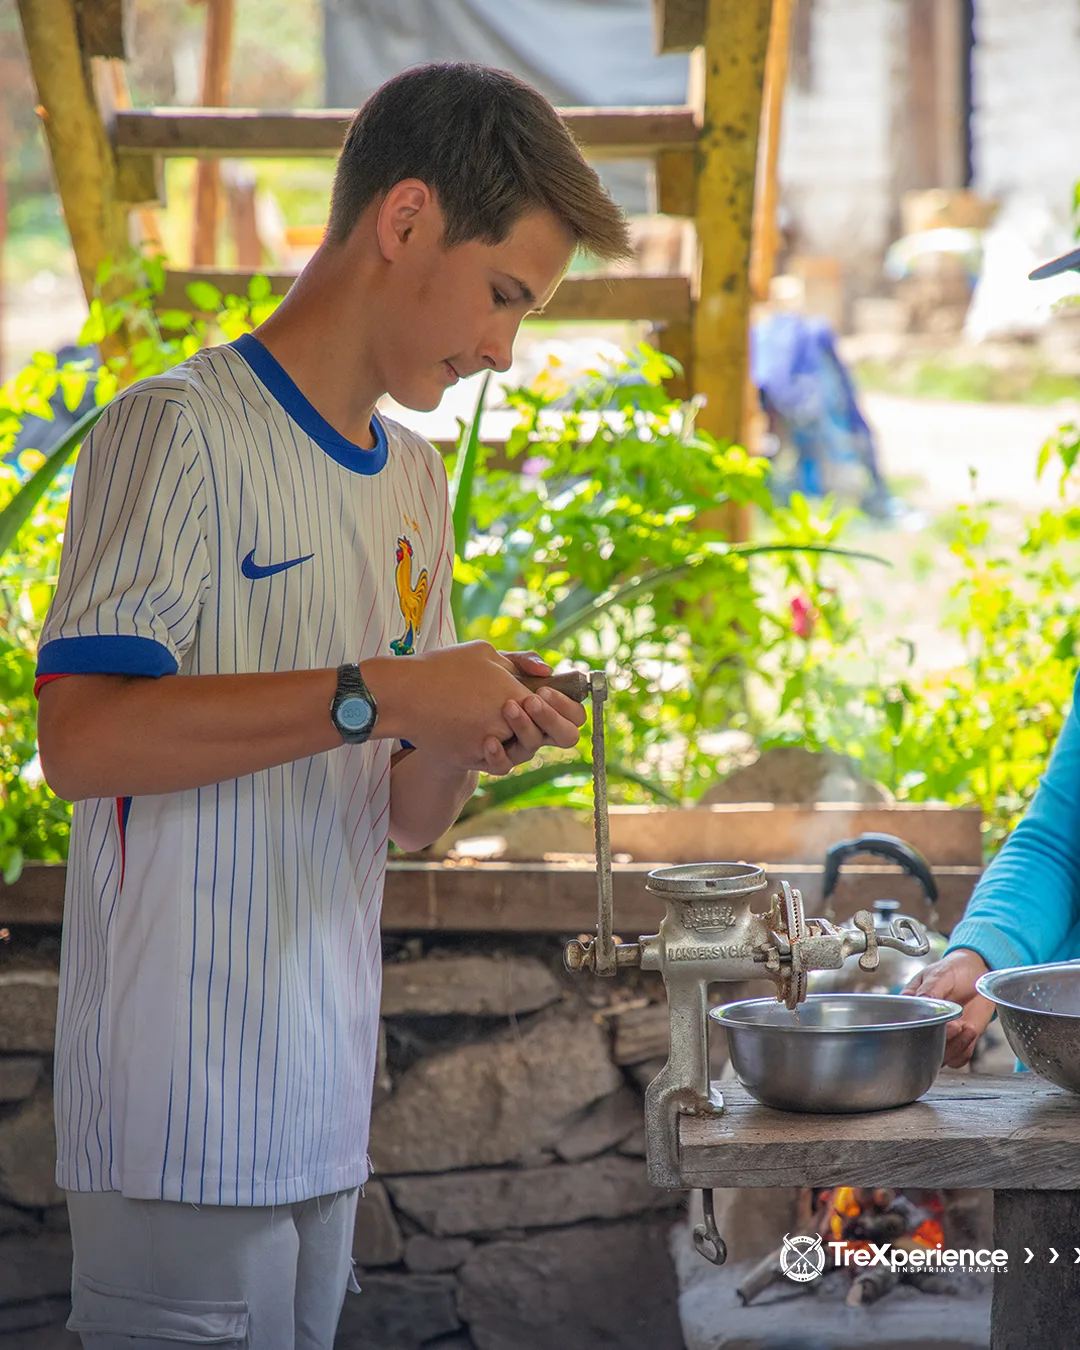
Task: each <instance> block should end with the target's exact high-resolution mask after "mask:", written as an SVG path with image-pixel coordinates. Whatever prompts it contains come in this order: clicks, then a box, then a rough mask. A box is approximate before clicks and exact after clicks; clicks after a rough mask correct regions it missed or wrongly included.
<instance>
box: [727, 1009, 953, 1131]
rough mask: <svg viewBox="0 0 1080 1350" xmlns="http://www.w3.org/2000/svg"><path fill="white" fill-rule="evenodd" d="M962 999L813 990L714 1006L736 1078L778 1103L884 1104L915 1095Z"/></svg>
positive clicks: (789, 1107) (936, 1065) (808, 1107)
mask: <svg viewBox="0 0 1080 1350" xmlns="http://www.w3.org/2000/svg"><path fill="white" fill-rule="evenodd" d="M960 1013H961V1008H960V1005H959V1004H958V1003H950V1002H948V1001H947V1000H945V999H940V998H919V997H911V996H907V995H901V994H811V995H810V997H809V998H808V999H807V1000H806V1001H805V1002H804V1003H800V1004H799V1010H798V1012H797V1013H794V1012H789V1011H788V1009H787V1008H785V1007H784V1005H783V1004H782V1003H777V1002H776V1000H775V999H771V998H749V999H743V1000H742V1001H741V1002H739V1003H728V1004H726V1005H725V1006H724V1007H722V1008H714V1009H713V1010H712V1012H711V1013H710V1016H711V1017H714V1018H715V1019H716V1020H717V1022H719V1023H720V1025H721V1026H722V1027H723V1028H724V1030H725V1031H726V1032H727V1038H728V1048H729V1050H730V1052H731V1064H732V1068H733V1069H734V1070H735V1074H736V1076H737V1077H738V1079H739V1082H740V1083H742V1085H743V1086H744V1087H745V1088H746V1090H747V1091H748V1092H749V1093H750V1095H751V1096H752V1097H756V1098H757V1100H758V1101H759V1102H762V1103H763V1104H764V1105H765V1106H775V1107H778V1108H779V1109H780V1110H781V1111H818V1112H827V1113H833V1112H837V1113H840V1112H851V1111H884V1110H886V1109H887V1108H889V1107H892V1106H904V1105H906V1104H907V1103H908V1102H913V1101H914V1100H915V1099H916V1097H921V1096H922V1094H923V1093H924V1092H925V1091H926V1089H927V1088H928V1087H929V1086H930V1084H931V1083H932V1082H933V1081H934V1079H935V1078H936V1077H937V1072H938V1070H939V1069H940V1068H941V1061H942V1059H943V1058H944V1055H945V1024H946V1023H947V1022H951V1021H952V1019H953V1018H954V1017H959V1016H960Z"/></svg>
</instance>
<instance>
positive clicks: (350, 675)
mask: <svg viewBox="0 0 1080 1350" xmlns="http://www.w3.org/2000/svg"><path fill="white" fill-rule="evenodd" d="M378 715H379V709H378V707H377V705H376V703H375V699H374V697H373V696H372V693H371V690H370V689H369V688H368V687H367V685H366V684H365V683H364V677H363V675H361V674H360V668H359V666H356V665H343V666H338V671H337V691H336V692H335V694H334V697H333V700H332V702H331V704H330V720H331V721H332V722H333V724H334V726H335V727H336V728H337V733H338V735H339V736H340V737H341V739H342V740H343V741H344V742H345V743H346V744H347V745H363V744H364V742H365V741H366V740H367V739H368V737H369V736H370V735H371V733H372V731H374V729H375V719H376V718H377V717H378Z"/></svg>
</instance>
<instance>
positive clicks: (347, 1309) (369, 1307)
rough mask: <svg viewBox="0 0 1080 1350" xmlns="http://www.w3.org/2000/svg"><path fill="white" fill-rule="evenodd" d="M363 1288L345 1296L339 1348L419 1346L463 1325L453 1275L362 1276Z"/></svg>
mask: <svg viewBox="0 0 1080 1350" xmlns="http://www.w3.org/2000/svg"><path fill="white" fill-rule="evenodd" d="M360 1287H361V1291H362V1292H361V1293H359V1294H346V1295H345V1306H344V1307H343V1308H342V1310H341V1320H340V1321H339V1322H338V1331H337V1337H336V1338H335V1340H334V1348H335V1350H376V1347H377V1348H378V1350H419V1347H420V1346H422V1345H423V1344H424V1343H425V1341H430V1340H433V1339H434V1338H435V1337H436V1336H445V1335H448V1334H449V1333H450V1332H453V1331H457V1330H458V1328H459V1327H460V1326H461V1318H460V1317H459V1316H458V1314H457V1310H456V1308H455V1296H456V1294H457V1280H455V1279H454V1277H453V1276H452V1275H362V1276H361V1277H360Z"/></svg>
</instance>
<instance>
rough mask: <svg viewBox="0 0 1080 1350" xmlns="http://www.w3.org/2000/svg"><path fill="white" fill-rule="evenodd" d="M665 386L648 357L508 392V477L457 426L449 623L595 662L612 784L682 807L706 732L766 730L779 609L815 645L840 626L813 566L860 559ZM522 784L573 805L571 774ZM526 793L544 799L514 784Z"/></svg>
mask: <svg viewBox="0 0 1080 1350" xmlns="http://www.w3.org/2000/svg"><path fill="white" fill-rule="evenodd" d="M670 373H671V369H670V367H669V366H668V365H667V363H666V361H665V359H664V358H663V357H662V356H660V355H659V354H658V353H656V352H654V351H652V350H651V349H648V348H644V347H642V348H639V349H638V350H637V351H636V352H635V353H634V354H633V355H632V357H631V358H630V359H628V360H627V361H626V362H625V363H623V364H622V365H620V366H618V367H617V368H615V369H613V370H611V371H607V372H603V373H601V372H594V373H593V374H592V376H591V378H590V379H589V380H588V381H587V382H586V383H585V384H584V386H583V387H580V388H578V389H577V390H575V391H571V392H570V393H569V394H568V393H567V391H566V390H565V388H563V387H562V386H561V385H559V384H558V383H556V381H555V380H554V379H551V378H548V379H547V380H545V378H544V377H543V376H542V377H541V378H540V379H539V380H538V381H537V382H536V383H535V384H534V385H533V386H532V387H530V388H527V389H518V390H514V391H511V392H510V393H509V394H508V401H509V402H510V404H511V406H512V407H514V408H515V409H516V410H517V411H518V413H519V415H520V422H519V425H518V426H517V428H516V429H515V431H514V432H513V433H512V435H511V438H510V440H509V442H508V445H507V451H506V457H507V462H506V464H505V466H498V465H496V464H495V463H494V462H493V460H492V457H491V456H490V455H488V454H486V452H485V451H484V450H483V449H482V447H481V445H480V442H479V435H478V416H477V417H474V419H473V420H472V422H471V424H470V425H469V427H468V428H463V434H462V441H461V444H460V446H459V450H458V455H457V459H456V462H455V465H454V470H453V481H454V484H455V488H456V492H455V501H454V505H455V528H456V532H455V538H456V540H457V541H458V557H457V561H456V565H455V593H456V594H455V615H456V616H457V622H458V629H459V634H460V636H462V637H463V638H474V637H484V638H487V639H488V640H490V641H491V642H493V643H495V644H496V645H501V646H514V647H535V648H536V649H537V650H538V651H540V652H541V654H542V655H544V656H545V657H546V658H547V659H549V660H551V661H560V660H566V659H569V660H572V661H575V662H580V663H586V664H602V665H604V666H605V667H606V669H607V671H608V674H609V679H610V682H611V688H612V698H611V701H610V703H609V713H608V744H609V750H610V754H611V764H609V774H610V775H611V776H612V777H613V778H618V777H620V774H619V772H618V771H619V770H622V771H623V773H622V775H621V781H622V783H623V786H624V790H625V791H626V792H627V794H628V795H629V796H631V797H634V796H640V795H641V793H642V792H643V791H646V792H647V791H648V789H647V788H645V787H644V786H643V784H652V785H659V786H662V787H663V789H664V790H665V791H666V792H667V793H668V794H670V795H671V796H673V797H674V798H676V799H680V798H684V797H688V796H694V795H696V793H697V791H698V790H699V789H700V788H701V787H702V786H703V785H704V784H706V783H707V782H710V781H712V780H713V779H715V777H716V756H715V753H713V752H712V751H711V749H710V747H709V745H708V740H709V738H710V737H711V736H713V735H715V733H717V732H719V731H722V730H725V729H727V728H730V727H734V726H737V727H743V728H746V729H751V730H757V729H760V724H761V720H762V718H763V716H764V715H765V705H766V704H767V703H768V700H767V699H765V700H762V699H761V697H760V692H761V690H760V686H761V679H760V672H761V671H762V670H764V669H766V668H770V667H771V669H772V670H773V672H774V678H781V679H782V678H786V677H787V675H789V674H790V673H791V671H792V670H794V669H795V668H797V667H798V665H799V664H800V663H801V662H802V660H803V659H804V656H805V645H806V644H805V640H804V638H803V637H800V636H799V634H798V632H797V631H796V625H795V624H794V622H793V616H792V610H791V602H792V600H793V599H794V598H795V597H796V596H799V597H804V598H805V600H806V604H807V610H808V612H810V611H812V612H813V614H814V621H815V623H816V624H817V625H819V626H820V627H821V629H822V630H824V629H825V628H827V627H828V626H829V625H830V624H831V625H833V626H836V625H838V624H839V622H840V620H839V612H838V606H837V603H836V601H835V597H834V594H833V590H832V588H831V587H830V586H828V585H827V584H826V582H825V581H824V580H823V574H822V567H823V565H824V564H825V562H826V561H827V560H831V561H833V562H834V563H835V562H837V561H843V562H849V563H850V562H852V561H854V560H855V559H860V558H865V557H867V556H868V555H860V554H856V553H853V552H851V551H849V550H846V549H844V548H842V547H841V545H840V544H839V542H838V535H839V532H840V530H841V529H842V528H843V519H842V518H839V517H832V518H818V517H816V516H815V515H814V514H813V513H812V512H811V510H810V508H809V506H808V504H807V503H806V502H805V501H804V500H803V499H801V498H796V499H795V501H794V503H793V505H792V508H791V509H790V510H786V511H785V510H781V509H780V508H778V507H777V506H776V504H775V503H774V502H773V499H772V497H771V495H770V493H769V490H768V474H769V466H768V464H767V462H766V461H764V460H761V459H755V458H752V457H751V456H749V455H747V454H746V452H745V451H744V450H743V449H742V448H741V447H738V446H730V445H723V444H721V443H719V442H717V441H715V440H714V439H713V438H711V437H709V436H707V435H705V434H703V433H701V432H700V431H698V430H696V429H695V427H694V424H693V409H692V407H687V406H685V405H683V404H681V403H679V402H677V401H674V400H672V399H671V398H670V397H669V396H668V394H667V393H666V391H665V389H664V386H663V380H664V379H665V378H666V377H667V376H668V375H669V374H670ZM464 483H471V484H472V489H473V490H472V495H471V500H470V502H469V508H468V513H466V510H465V507H464V504H463V503H464V500H465V499H464V497H463V495H462V487H461V485H462V484H464ZM747 510H752V511H753V512H755V513H756V518H757V521H758V533H759V534H760V535H761V537H760V538H757V539H754V540H753V541H751V542H749V543H746V544H733V543H731V542H730V540H729V539H728V537H727V536H728V530H729V527H730V513H731V511H747ZM466 514H468V517H469V519H471V527H470V528H468V529H466V528H465V527H464V521H465V518H466ZM466 540H467V541H468V542H467V543H466V544H465V548H464V551H462V544H463V542H464V541H466ZM874 561H880V560H874ZM613 770H615V772H613ZM626 770H630V771H632V773H633V774H634V775H636V777H633V778H632V777H630V775H629V774H627V773H626V772H625V771H626ZM535 781H536V786H537V787H539V786H541V785H542V786H543V788H544V792H543V797H542V799H543V800H552V799H553V787H552V785H553V784H557V785H558V786H559V788H560V789H561V790H562V791H563V792H564V795H568V796H569V798H570V799H574V784H575V782H576V779H575V778H574V777H573V776H572V775H567V776H566V778H565V780H563V781H562V782H560V780H559V777H558V775H554V776H549V775H545V776H544V777H543V779H537V780H535ZM509 790H511V789H508V791H509ZM521 795H522V798H523V799H525V798H527V799H528V800H530V801H532V800H536V799H537V796H536V791H535V789H534V787H533V783H532V782H531V781H530V780H528V779H526V778H525V777H524V775H522V794H521Z"/></svg>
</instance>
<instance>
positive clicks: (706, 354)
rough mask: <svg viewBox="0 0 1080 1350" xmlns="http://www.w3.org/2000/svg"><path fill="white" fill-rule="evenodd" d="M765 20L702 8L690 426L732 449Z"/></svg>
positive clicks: (742, 5)
mask: <svg viewBox="0 0 1080 1350" xmlns="http://www.w3.org/2000/svg"><path fill="white" fill-rule="evenodd" d="M771 14H772V0H709V7H708V13H707V16H706V23H705V34H704V38H705V40H704V53H703V58H704V59H703V76H702V78H703V112H702V128H701V140H700V150H699V161H698V162H699V170H698V188H697V218H696V223H697V234H698V252H699V257H700V268H701V271H700V283H699V295H698V301H697V305H696V306H695V310H694V320H693V330H694V344H693V350H694V387H695V392H697V393H699V394H703V395H704V396H705V400H706V401H705V406H704V407H703V408H702V409H701V411H700V413H699V414H698V425H699V426H700V427H701V429H702V430H703V431H708V432H710V433H711V434H712V435H713V436H716V437H718V438H719V439H720V440H726V441H738V440H739V439H740V438H741V436H742V433H743V429H744V426H745V409H746V402H747V399H746V388H747V378H748V376H747V369H748V361H747V345H748V338H749V322H750V249H751V238H752V229H753V218H754V183H755V178H756V170H757V152H758V134H759V128H760V125H761V96H762V86H763V83H764V77H765V53H766V50H767V48H768V41H769V28H770V18H771ZM710 514H711V513H710ZM723 516H724V522H723V523H724V525H725V527H726V528H727V532H728V534H729V535H731V536H732V537H734V538H738V537H740V536H742V535H743V534H744V533H745V522H743V521H742V520H740V519H739V513H737V512H730V511H726V510H724V511H723ZM710 523H712V522H710Z"/></svg>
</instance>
